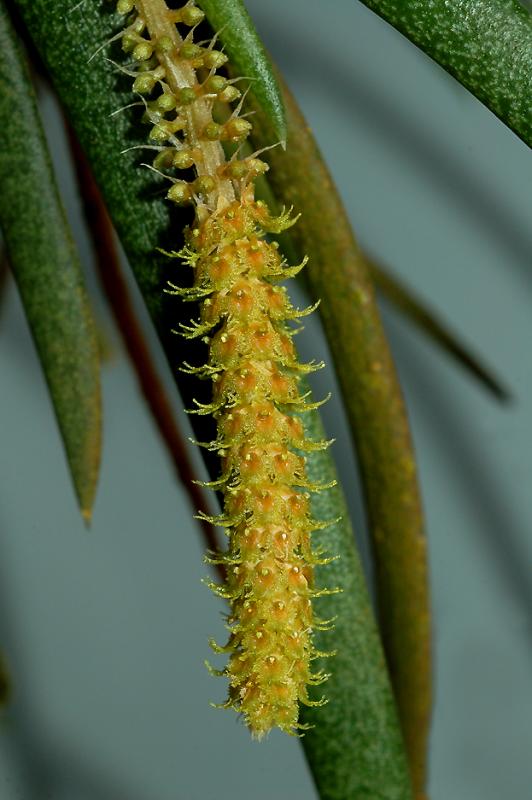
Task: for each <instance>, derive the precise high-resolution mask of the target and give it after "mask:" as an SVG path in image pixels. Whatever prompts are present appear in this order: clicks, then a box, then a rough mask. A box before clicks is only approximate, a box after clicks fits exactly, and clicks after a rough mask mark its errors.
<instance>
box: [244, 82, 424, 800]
mask: <svg viewBox="0 0 532 800" xmlns="http://www.w3.org/2000/svg"><path fill="white" fill-rule="evenodd" d="M283 91H284V97H285V107H286V110H287V120H288V132H289V136H288V147H287V151H286V153H284V152H282V151H281V150H280V148H275V149H273V150H270V151H269V152H268V154H267V160H268V161H269V163H270V165H271V167H272V168H271V170H270V172H269V173H268V179H269V182H270V184H271V186H272V188H273V190H274V192H275V194H276V195H277V197H278V198H279V199H280V200H281V202H283V203H284V204H286V205H287V206H292V205H293V206H294V208H297V209H298V210H300V211H301V212H302V215H301V219H300V220H299V222H298V224H297V225H295V226H294V227H293V228H291V230H290V239H291V242H292V244H293V246H295V247H296V249H297V251H298V256H301V255H302V254H303V253H307V254H308V255H309V257H310V260H309V266H308V269H307V276H308V281H309V286H310V289H311V292H312V294H313V295H314V296H315V297H316V298H321V306H320V310H321V317H322V321H323V325H324V330H325V334H326V336H327V339H328V342H329V346H330V349H331V354H332V356H333V359H334V363H335V367H336V370H337V373H338V378H339V381H340V386H341V388H342V395H343V399H344V402H345V405H346V410H347V414H348V418H349V422H350V425H351V431H352V434H353V438H354V441H355V445H356V449H357V455H358V460H359V463H360V471H361V477H362V483H363V488H364V497H365V501H366V510H367V514H368V521H369V529H370V534H371V538H372V543H373V550H374V554H375V561H376V584H377V597H378V605H379V612H380V621H381V630H382V635H383V641H384V649H385V652H386V657H387V660H388V666H389V670H390V675H391V679H392V685H393V688H394V693H395V697H396V700H397V703H398V707H399V716H400V720H401V725H402V728H403V733H404V736H405V741H406V746H407V752H408V755H409V758H410V768H411V774H412V783H413V786H414V792H415V796H416V797H419V798H421V797H423V791H424V784H425V778H426V755H427V740H428V729H429V718H430V707H431V658H430V634H431V629H430V602H429V589H428V576H427V571H428V570H427V553H426V540H425V534H424V528H423V515H422V508H421V500H420V495H419V488H418V483H417V476H416V463H415V458H414V452H413V448H412V442H411V438H410V432H409V426H408V419H407V416H406V409H405V406H404V403H403V398H402V394H401V389H400V386H399V384H398V381H397V376H396V373H395V367H394V365H393V362H392V358H391V354H390V350H389V347H388V343H387V340H386V338H385V335H384V331H383V328H382V323H381V321H380V316H379V312H378V309H377V305H376V302H375V296H374V291H373V286H372V283H371V280H370V277H369V272H368V268H367V264H366V261H365V259H364V257H363V256H362V254H361V253H360V251H359V249H358V247H357V245H356V243H355V241H354V238H353V234H352V231H351V226H350V224H349V220H348V219H347V217H346V213H345V209H344V208H343V205H342V203H341V200H340V198H339V196H338V194H337V192H336V191H335V189H334V186H333V183H332V179H331V177H330V175H329V172H328V171H327V168H326V166H325V164H324V163H323V161H322V158H321V154H320V152H319V150H318V147H317V145H316V143H315V141H314V139H313V137H312V134H311V133H310V129H309V127H308V125H307V124H306V121H305V119H304V118H303V116H302V114H301V112H300V110H299V109H298V107H297V105H296V103H295V101H294V99H293V98H292V97H291V96H290V94H289V92H288V90H287V89H285V87H284V86H283ZM254 110H255V111H256V112H257V113H256V116H255V118H254V119H255V120H256V121H257V123H258V124H257V125H255V127H254V130H253V137H254V144H255V145H256V146H259V147H263V146H265V145H266V143H267V142H268V141H269V140H270V136H271V131H270V130H269V126H268V121H267V119H266V118H265V117H264V115H263V114H261V112H260V110H259V109H258V108H255V109H254Z"/></svg>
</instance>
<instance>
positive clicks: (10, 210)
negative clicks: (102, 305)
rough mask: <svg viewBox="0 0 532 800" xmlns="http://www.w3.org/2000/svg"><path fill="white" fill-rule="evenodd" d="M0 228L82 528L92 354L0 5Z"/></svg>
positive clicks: (95, 361) (92, 425)
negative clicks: (48, 395)
mask: <svg viewBox="0 0 532 800" xmlns="http://www.w3.org/2000/svg"><path fill="white" fill-rule="evenodd" d="M0 130H1V131H2V147H1V148H0V187H1V191H0V227H1V228H2V231H3V234H4V239H5V244H6V251H7V255H8V258H9V263H10V265H11V268H12V270H13V274H14V276H15V279H16V282H17V285H18V288H19V291H20V295H21V298H22V303H23V305H24V310H25V313H26V317H27V319H28V322H29V324H30V327H31V331H32V334H33V338H34V340H35V344H36V347H37V351H38V354H39V358H40V361H41V364H42V367H43V370H44V373H45V376H46V380H47V382H48V387H49V389H50V394H51V397H52V401H53V404H54V408H55V413H56V416H57V420H58V423H59V428H60V430H61V435H62V437H63V442H64V445H65V449H66V454H67V458H68V463H69V466H70V472H71V475H72V479H73V482H74V487H75V490H76V494H77V497H78V501H79V504H80V507H81V511H82V513H83V515H84V517H85V518H86V519H87V520H88V519H89V518H90V514H91V509H92V504H93V500H94V495H95V491H96V484H97V478H98V467H99V462H100V436H101V408H100V377H99V369H100V367H99V358H98V347H97V339H96V332H95V327H94V323H93V320H92V316H91V311H90V308H89V304H88V300H87V297H86V293H85V288H84V284H83V278H82V275H81V269H80V265H79V261H78V257H77V255H76V252H75V249H74V245H73V242H72V238H71V235H70V231H69V228H68V224H67V221H66V218H65V214H64V211H63V208H62V205H61V202H60V200H59V196H58V193H57V188H56V185H55V181H54V176H53V172H52V167H51V163H50V159H49V156H48V151H47V147H46V143H45V140H44V135H43V131H42V127H41V122H40V119H39V115H38V111H37V107H36V101H35V96H34V92H33V89H32V86H31V83H30V79H29V75H28V71H27V68H26V65H25V62H24V56H23V54H22V52H21V50H20V48H19V46H18V44H17V42H16V38H15V34H14V32H13V29H12V27H11V23H10V20H9V18H8V15H7V11H6V9H5V7H4V4H3V3H0Z"/></svg>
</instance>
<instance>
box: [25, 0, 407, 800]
mask: <svg viewBox="0 0 532 800" xmlns="http://www.w3.org/2000/svg"><path fill="white" fill-rule="evenodd" d="M17 6H18V8H19V9H20V11H21V12H22V14H23V17H24V20H25V22H26V24H27V25H28V28H29V30H30V32H31V34H32V37H33V40H34V42H35V44H36V45H37V47H38V49H39V51H40V54H41V56H42V57H43V59H44V60H45V62H46V64H47V66H48V69H49V71H50V73H51V75H52V78H53V80H54V83H55V86H56V88H57V90H58V92H59V94H60V97H61V100H62V102H63V105H64V106H65V108H66V109H67V111H68V113H69V117H70V120H71V122H72V124H73V126H74V129H75V131H76V135H77V136H78V138H79V140H80V142H81V144H82V146H83V147H84V149H85V151H86V153H87V155H88V157H89V161H90V163H91V166H92V169H93V172H94V175H95V177H96V179H97V181H98V183H99V185H100V188H101V190H102V192H103V194H104V197H105V200H106V204H107V207H108V210H109V212H110V213H111V216H112V218H113V220H114V222H115V225H116V227H117V230H118V233H119V236H120V238H121V241H122V243H123V244H124V247H125V249H126V252H127V254H128V257H129V260H130V263H131V266H132V268H133V270H134V272H135V275H136V277H137V280H138V282H139V285H140V288H141V291H142V293H143V295H144V299H145V301H146V303H147V305H148V308H149V310H150V312H151V315H152V318H153V320H154V322H155V325H156V327H157V329H158V332H159V336H160V337H161V340H162V342H163V345H164V348H165V351H166V354H167V356H168V359H169V361H170V363H171V364H172V365H174V366H175V364H176V363H179V361H180V360H182V355H181V354H178V353H177V352H176V348H177V347H179V346H180V345H181V341H180V340H179V339H178V337H175V336H174V337H172V336H169V331H170V329H171V328H172V327H176V323H177V321H178V319H177V318H176V316H177V315H178V314H179V313H181V312H182V313H183V318H184V319H187V318H188V319H189V318H190V315H191V309H190V307H189V304H183V306H180V305H179V304H178V303H177V302H176V301H175V300H174V299H172V300H171V301H169V302H171V307H170V308H169V307H168V305H167V304H166V303H163V302H162V298H163V297H164V295H163V293H162V288H163V286H164V284H165V272H166V274H167V269H168V260H167V259H164V258H162V257H161V256H160V254H158V253H157V252H156V247H158V246H159V247H161V246H162V247H163V248H165V249H174V248H175V247H176V238H178V236H179V226H180V225H182V223H183V220H182V219H181V218H178V219H175V218H174V217H173V216H171V215H170V210H169V208H168V205H167V204H166V203H165V202H164V201H163V199H162V194H161V193H159V192H157V187H156V184H155V186H154V177H153V174H152V173H151V172H149V171H148V170H142V169H141V168H139V166H138V161H140V160H142V159H141V158H139V157H138V155H135V153H136V152H137V151H130V152H128V153H125V154H123V155H121V152H122V151H123V150H125V149H127V148H128V147H132V146H134V145H137V144H142V143H144V142H145V141H146V138H145V137H146V129H145V128H144V127H143V126H139V127H137V125H136V124H135V121H136V119H137V118H138V117H137V116H135V114H134V113H133V114H131V116H128V115H127V113H126V114H123V115H118V116H115V117H113V118H111V117H110V116H109V115H110V114H111V113H112V112H113V111H116V110H117V109H118V108H120V107H121V106H123V105H125V104H126V103H127V102H129V101H130V95H128V94H127V93H126V94H124V93H123V92H122V90H121V88H120V87H121V86H123V84H122V82H121V81H119V80H117V77H116V73H113V71H112V69H111V67H110V65H109V63H107V62H106V61H105V60H104V59H103V58H100V59H98V58H95V59H94V60H93V61H91V62H90V63H88V59H89V56H90V55H92V53H93V52H94V51H95V50H96V48H97V47H98V46H99V45H101V44H102V43H103V42H105V41H106V40H107V39H108V38H110V37H111V36H112V34H113V32H114V22H115V20H114V18H113V17H112V16H106V15H105V14H104V13H103V12H102V11H101V9H97V8H95V7H94V6H93V5H92V4H89V5H87V6H86V7H84V8H83V11H81V10H80V11H79V12H73V13H72V14H71V15H70V16H68V15H67V12H68V10H69V6H70V1H67V0H17ZM65 20H68V21H67V23H65ZM169 228H171V230H170V233H168V229H169ZM171 268H173V269H175V267H171ZM188 357H189V359H190V360H191V361H193V360H194V355H193V354H192V356H190V355H189V356H188ZM176 379H177V381H178V385H179V388H180V391H181V394H182V397H183V400H184V403H185V405H190V401H191V394H192V392H195V393H196V395H195V396H196V397H198V399H200V400H202V399H204V398H202V397H200V396H198V394H197V390H198V386H197V382H194V383H193V384H191V382H190V380H189V379H188V378H187V376H185V375H183V374H182V373H177V372H176ZM205 399H206V398H205ZM202 419H203V418H201V417H198V416H196V417H195V419H193V420H192V421H193V422H195V423H196V429H195V434H196V436H197V438H198V439H205V438H206V436H205V433H206V432H205V429H203V428H202V427H201V423H202ZM310 424H311V425H316V424H317V422H316V418H314V419H313V420H311V422H310ZM309 433H310V435H311V436H314V435H315V437H316V438H320V437H321V431H320V430H316V429H310V430H309ZM204 455H208V453H206V451H204ZM309 459H310V460H309V469H310V470H311V474H312V476H313V477H316V478H317V477H318V476H319V478H320V480H328V479H329V476H331V477H333V476H334V466H333V462H332V461H331V455H330V454H329V453H322V454H319V453H313V454H309ZM208 466H210V467H212V466H213V465H212V464H208ZM316 503H317V505H316V506H315V509H314V510H315V513H316V514H317V515H319V516H320V517H323V518H327V519H331V518H333V519H334V518H336V517H338V516H342V517H343V520H344V521H343V522H342V523H338V524H336V525H334V526H333V527H332V528H331V529H330V534H328V533H327V532H324V533H323V534H322V535H323V536H324V537H329V544H330V547H331V549H332V550H333V551H334V552H336V553H338V554H340V556H341V558H340V560H339V561H338V562H335V563H334V564H333V565H330V567H328V568H327V571H326V572H325V571H324V573H323V575H322V574H321V573H320V575H319V580H322V579H323V580H325V581H326V582H327V584H328V585H331V583H332V584H336V583H338V584H342V585H343V588H344V593H343V594H342V595H337V596H331V597H329V598H327V599H324V600H323V601H322V602H323V603H324V604H325V608H323V609H322V613H323V614H328V613H329V614H332V615H334V614H336V613H338V614H340V616H341V619H339V620H338V622H337V627H336V629H335V631H334V632H330V633H329V634H325V633H324V634H323V636H324V638H323V640H320V645H321V644H323V646H324V648H327V649H330V648H334V647H336V646H337V645H338V649H339V654H338V656H336V658H335V659H334V661H335V663H334V664H333V663H331V660H329V663H328V664H327V667H328V669H329V671H331V672H332V673H333V677H332V678H331V681H330V683H329V684H328V685H327V687H326V692H327V695H328V697H329V698H330V703H329V705H328V706H325V707H324V708H323V709H318V710H317V711H316V715H315V717H314V712H313V711H312V710H309V712H308V714H309V716H308V721H311V720H312V721H313V722H315V723H316V728H315V729H314V730H312V731H308V732H307V733H306V735H305V737H304V739H303V743H304V745H305V747H306V748H307V750H308V752H309V754H311V755H310V758H311V759H312V769H313V772H314V776H315V779H316V782H317V784H318V787H319V790H320V792H321V795H322V797H323V798H325V800H339V798H342V800H344V798H347V797H348V798H349V800H368V798H369V797H371V798H375V800H377V799H378V798H382V800H409V798H410V796H411V795H410V789H409V785H408V777H407V774H406V765H405V757H404V752H403V747H402V741H401V736H400V733H399V725H398V722H397V720H396V712H395V708H394V704H393V701H392V695H391V690H390V686H389V681H388V676H387V672H386V668H385V665H384V656H383V654H382V651H381V647H380V642H379V638H378V635H377V633H376V628H375V622H374V620H373V618H372V614H371V611H370V604H369V600H368V595H367V590H366V587H365V584H364V581H363V578H362V573H361V569H360V564H359V561H358V556H357V554H356V551H355V548H354V539H353V534H352V530H351V528H350V526H349V523H348V518H347V514H346V511H345V501H344V500H343V497H342V495H341V493H340V489H339V488H338V489H335V490H333V491H331V492H330V493H325V492H324V493H322V495H321V496H320V497H319V498H318V500H316ZM325 541H326V542H327V539H326V540H325ZM318 712H319V715H318Z"/></svg>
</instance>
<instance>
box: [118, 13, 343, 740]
mask: <svg viewBox="0 0 532 800" xmlns="http://www.w3.org/2000/svg"><path fill="white" fill-rule="evenodd" d="M118 10H119V11H120V12H121V13H124V14H127V15H129V16H128V20H127V27H126V28H125V30H124V31H123V33H122V47H123V49H124V50H125V51H126V52H127V53H130V54H131V56H132V58H133V59H134V63H135V65H136V66H135V67H131V68H130V69H129V72H131V73H133V74H134V84H133V86H134V89H135V91H136V92H138V93H139V94H141V95H142V96H143V98H144V103H145V107H146V112H145V117H146V120H147V121H148V122H149V123H151V126H152V127H151V133H150V139H151V143H152V146H153V147H155V148H156V149H157V150H158V152H157V155H156V158H155V161H154V167H155V168H156V169H157V170H159V171H163V172H164V173H165V174H166V175H168V177H169V179H170V180H171V184H172V185H171V187H170V189H169V191H168V198H169V199H170V200H171V201H173V202H175V203H178V204H182V203H193V204H194V209H195V219H194V223H193V224H192V225H191V227H190V229H189V230H188V231H187V233H186V240H187V243H186V247H185V248H184V250H182V251H180V252H179V253H175V254H174V255H176V256H178V257H179V258H180V260H181V261H182V262H183V263H184V264H186V265H188V266H189V267H191V268H192V269H193V270H194V283H193V286H192V287H190V288H180V287H179V286H177V285H174V284H171V285H170V287H171V288H170V291H172V292H174V293H175V294H179V295H181V296H182V297H184V298H185V299H189V300H196V301H199V302H200V318H199V320H197V321H195V322H192V323H191V324H190V325H188V326H181V332H182V333H183V335H184V336H186V337H190V338H192V337H201V338H202V339H203V341H204V342H206V343H207V344H208V346H209V357H208V360H207V363H206V364H204V365H201V366H197V367H191V366H190V365H188V364H185V365H184V367H183V368H184V369H185V370H186V371H189V372H192V373H195V374H198V375H199V376H200V377H206V378H209V379H210V380H212V386H213V395H212V403H209V404H208V405H202V404H200V403H199V402H198V403H196V407H195V408H194V409H191V412H192V413H197V414H211V415H213V416H214V418H215V419H216V423H217V436H216V438H215V440H214V441H212V442H207V443H204V446H206V447H208V448H209V449H211V450H213V451H215V452H216V453H217V454H218V456H219V457H220V461H221V477H220V478H219V479H218V480H217V481H213V482H212V483H211V484H209V485H210V486H212V487H213V488H216V489H219V490H220V491H221V492H222V493H223V496H224V507H223V513H222V514H221V515H220V516H219V517H213V518H209V519H211V521H212V522H214V523H216V524H218V525H220V526H222V527H224V528H225V529H226V531H227V534H228V539H229V544H228V548H227V550H226V551H225V552H224V553H220V554H213V556H212V558H211V559H210V560H211V561H213V562H218V563H223V564H224V565H225V568H226V572H227V582H226V583H225V584H223V585H214V584H213V585H212V588H213V589H214V591H215V592H216V593H217V594H219V595H220V596H222V597H223V598H225V599H227V600H228V602H229V604H230V613H229V617H228V629H229V640H228V643H227V644H226V645H225V646H223V647H220V646H218V645H217V644H215V643H212V646H213V648H214V650H215V651H216V652H225V653H228V654H229V663H228V665H227V666H226V668H225V669H223V670H221V671H220V674H223V675H224V676H226V677H227V678H228V679H229V698H228V700H227V702H226V703H225V704H224V705H225V706H226V707H231V708H234V709H235V710H237V711H238V712H240V713H242V714H243V716H244V718H245V721H246V723H247V724H248V726H249V728H250V730H251V732H252V734H253V735H254V736H256V737H257V738H260V737H262V736H263V735H264V734H265V733H267V732H268V731H269V730H270V729H271V728H273V727H279V728H281V729H282V730H284V731H286V732H287V733H294V732H296V731H297V730H298V729H300V728H301V727H302V726H301V725H300V723H299V722H298V715H299V703H307V704H315V703H316V702H317V703H320V702H322V701H312V700H310V698H309V695H308V686H309V685H311V684H318V683H321V682H322V681H324V680H325V679H326V677H327V675H326V674H324V673H323V672H319V673H313V672H312V666H311V665H312V661H313V659H314V658H316V657H317V656H318V655H319V656H322V655H324V654H323V653H317V652H316V650H315V648H314V646H313V643H312V636H313V630H315V629H316V628H318V627H320V628H324V627H327V624H328V623H327V622H326V621H319V620H317V619H316V617H315V615H314V614H313V604H312V599H313V597H315V596H316V595H318V594H323V593H325V592H326V591H327V590H321V591H317V590H316V589H315V587H314V581H313V567H314V565H315V564H317V563H325V562H326V561H327V560H328V559H327V558H324V557H323V554H322V553H319V552H317V551H316V550H315V549H313V547H312V545H311V533H312V531H315V530H317V529H319V528H323V527H325V526H324V524H323V523H319V522H316V521H314V520H313V519H312V515H311V510H310V492H313V491H319V490H321V489H323V488H327V487H324V486H320V485H315V484H312V483H310V482H309V480H308V478H307V475H306V456H305V454H306V453H307V452H308V451H310V450H313V449H319V448H324V447H326V446H327V445H328V442H314V441H309V440H308V439H307V438H306V436H305V433H304V429H303V425H302V422H301V420H300V418H299V414H301V413H303V412H304V411H306V410H308V409H310V408H315V407H316V406H317V405H318V404H313V403H309V402H308V399H307V397H306V395H305V394H302V393H301V389H300V386H299V382H300V380H299V379H300V376H301V375H302V374H306V373H308V372H311V371H313V370H315V369H319V368H320V367H321V366H322V365H321V364H315V363H310V364H301V363H300V362H299V361H298V358H297V354H296V352H295V349H294V345H293V341H292V338H293V335H294V332H295V331H294V328H293V327H292V322H293V321H294V320H297V319H298V318H300V317H302V316H304V315H305V314H308V313H310V312H311V311H312V310H313V308H314V307H311V308H309V309H304V310H298V309H296V308H295V307H294V306H293V305H292V303H291V301H290V299H289V297H288V294H287V292H286V289H285V288H284V287H283V286H282V285H281V283H282V282H283V281H284V280H285V279H287V278H289V277H292V276H294V275H295V274H296V273H297V272H298V271H299V270H300V269H301V268H302V266H303V264H300V265H298V266H295V267H289V266H287V265H286V263H285V262H284V260H283V258H282V257H281V255H280V254H279V252H278V249H277V246H276V244H275V242H273V243H272V242H270V241H268V238H267V234H271V233H280V232H281V231H283V230H285V229H286V228H287V227H289V226H290V225H291V224H292V223H293V222H294V220H293V219H291V218H290V215H289V214H286V213H282V214H281V215H280V216H279V217H273V216H272V215H271V214H270V212H269V210H268V208H267V207H266V206H265V204H264V203H262V202H260V201H257V200H256V199H255V196H254V181H255V179H256V177H257V176H258V175H260V174H262V173H263V172H264V171H265V170H266V168H267V167H266V164H265V163H264V162H263V161H261V160H260V159H259V158H257V156H256V155H254V156H251V157H244V158H240V157H239V151H238V145H239V144H240V143H241V142H243V141H244V140H245V139H246V137H247V136H248V134H249V132H250V129H251V125H250V123H249V122H248V121H247V120H246V119H244V118H243V117H242V116H241V106H242V100H241V97H240V92H239V90H238V89H237V88H236V86H235V83H234V82H232V81H230V80H228V79H227V78H225V77H224V76H222V75H219V74H217V70H218V69H219V68H220V67H221V66H223V64H224V63H225V61H226V57H225V55H224V54H223V53H222V52H221V51H220V50H218V49H216V48H215V41H214V40H213V41H211V42H210V43H209V44H207V45H206V46H200V45H198V44H196V43H195V42H194V41H193V32H194V28H195V26H196V25H197V24H198V23H199V22H201V20H202V19H203V12H202V11H201V10H200V9H198V8H197V7H196V6H195V5H194V3H193V2H188V3H186V5H184V6H183V7H182V8H180V9H178V10H171V9H168V7H167V6H166V3H165V2H164V0H138V2H133V1H132V0H119V2H118ZM216 101H222V103H225V104H228V103H235V101H236V102H237V105H236V107H235V108H234V110H232V111H229V112H228V114H227V118H226V119H225V121H221V122H220V121H218V120H216V119H215V118H214V116H213V113H214V107H215V102H216ZM223 143H232V144H236V145H237V149H236V151H235V153H234V154H233V156H232V157H231V158H229V159H227V158H226V155H225V152H224V147H223ZM180 170H186V171H187V172H189V173H190V170H193V176H194V177H192V178H191V179H186V180H185V179H183V178H180V177H179V171H180Z"/></svg>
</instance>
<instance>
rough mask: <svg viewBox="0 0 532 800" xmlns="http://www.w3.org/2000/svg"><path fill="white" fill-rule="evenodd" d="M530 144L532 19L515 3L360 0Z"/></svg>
mask: <svg viewBox="0 0 532 800" xmlns="http://www.w3.org/2000/svg"><path fill="white" fill-rule="evenodd" d="M362 2H363V3H364V4H365V5H367V6H368V7H369V8H371V9H372V11H375V13H377V14H379V15H380V16H381V17H382V18H383V19H385V20H386V22H389V23H390V25H393V27H394V28H397V30H398V31H400V32H401V33H403V34H404V35H405V36H406V37H407V38H408V39H410V41H412V42H413V43H414V44H416V45H417V46H418V47H420V48H421V50H424V51H425V53H427V55H429V56H430V57H431V58H433V59H434V61H436V62H437V63H438V64H440V65H441V66H442V67H443V68H444V69H446V70H447V72H449V73H450V74H451V75H454V77H455V78H456V79H457V80H458V81H460V83H461V84H463V85H464V86H465V87H466V89H469V91H470V92H472V93H473V94H474V95H475V96H476V97H478V99H479V100H480V101H481V102H482V103H484V104H485V105H486V106H487V107H488V108H489V109H491V110H492V111H493V113H494V114H496V115H497V116H498V117H500V119H501V120H502V121H503V122H504V123H505V124H506V125H508V127H509V128H511V129H512V130H513V131H515V133H516V134H517V135H518V136H520V137H521V139H523V141H524V142H526V143H527V144H528V145H529V146H532V16H531V14H530V12H529V11H528V10H527V9H526V8H524V7H523V6H522V5H521V3H519V2H518V0H414V2H411V1H410V0H362Z"/></svg>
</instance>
